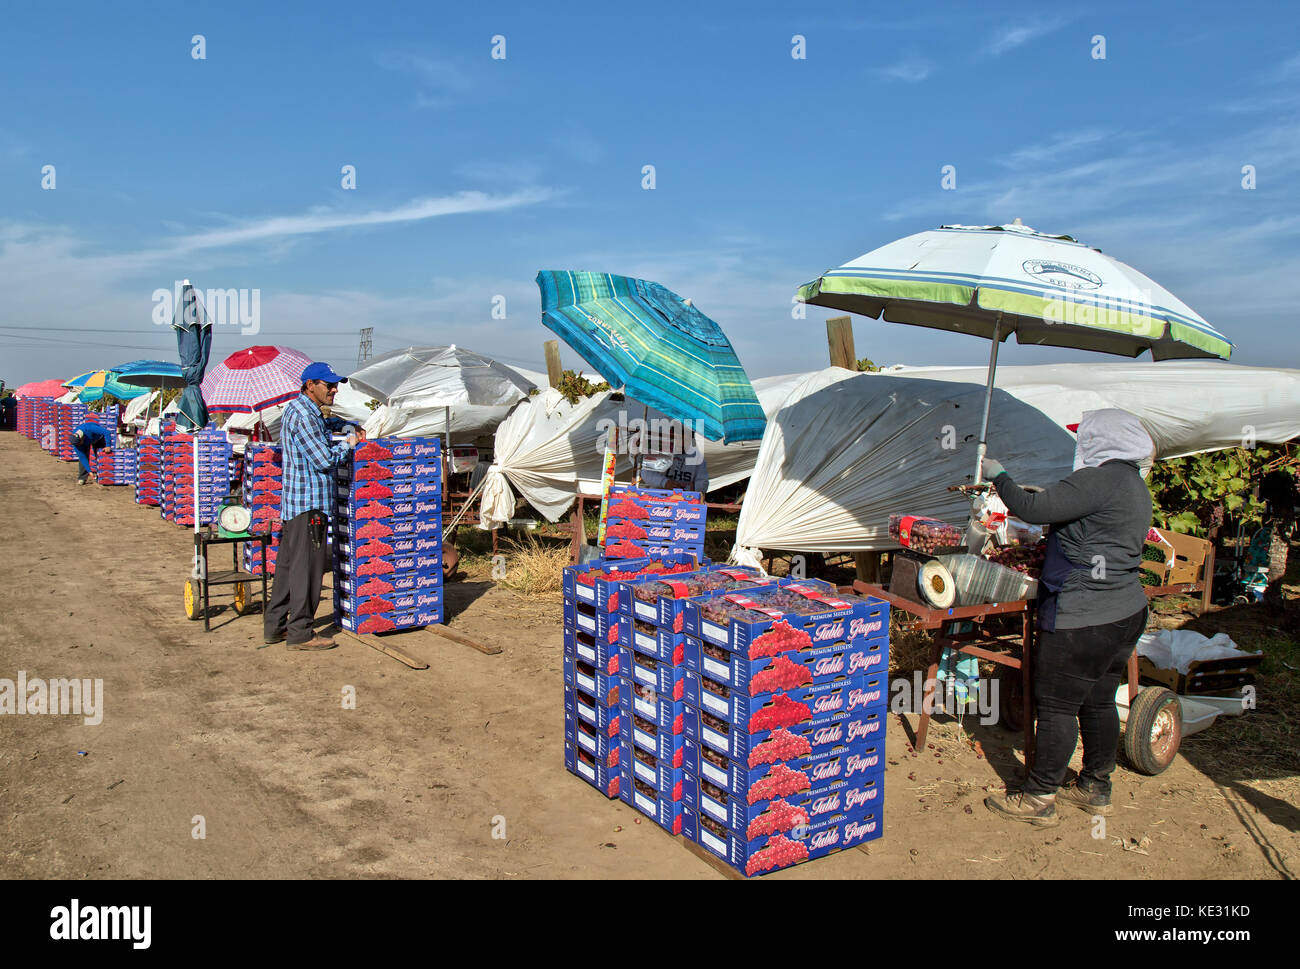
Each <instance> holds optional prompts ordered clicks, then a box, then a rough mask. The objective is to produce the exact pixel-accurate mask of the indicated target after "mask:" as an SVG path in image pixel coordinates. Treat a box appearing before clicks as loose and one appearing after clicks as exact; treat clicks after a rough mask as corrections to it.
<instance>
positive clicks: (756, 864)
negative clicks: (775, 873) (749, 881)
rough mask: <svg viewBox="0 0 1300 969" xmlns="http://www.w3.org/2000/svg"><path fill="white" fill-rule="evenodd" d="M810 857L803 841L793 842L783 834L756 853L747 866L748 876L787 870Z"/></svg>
mask: <svg viewBox="0 0 1300 969" xmlns="http://www.w3.org/2000/svg"><path fill="white" fill-rule="evenodd" d="M807 857H808V848H807V846H805V845H804V843H803V842H802V841H791V840H790V839H789V838H787V837H786V836H785V835H783V834H774V835H772V837H770V838H768V839H767V846H766V847H765V848H761V849H760V850H758V851H756V852H754V854H753V855H752V856H751V857H750V859H749V861H748V863H747V864H746V865H745V874H746V875H757V874H760V873H762V872H765V871H771V870H773V869H775V868H785V867H787V866H788V865H793V864H794V863H795V862H799V861H804V860H805V859H807Z"/></svg>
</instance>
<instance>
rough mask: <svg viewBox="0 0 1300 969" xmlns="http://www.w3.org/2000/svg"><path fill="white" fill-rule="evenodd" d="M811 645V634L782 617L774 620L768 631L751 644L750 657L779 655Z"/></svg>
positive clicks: (759, 657)
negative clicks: (796, 627)
mask: <svg viewBox="0 0 1300 969" xmlns="http://www.w3.org/2000/svg"><path fill="white" fill-rule="evenodd" d="M810 646H812V637H811V636H809V635H808V634H807V633H806V632H804V631H803V630H802V629H795V628H794V627H793V626H791V625H790V624H789V623H788V622H786V621H785V620H784V619H781V620H778V621H777V622H774V623H773V624H772V627H771V628H770V629H768V631H767V632H765V633H763V635H761V636H759V637H758V638H757V639H755V640H754V641H753V642H752V643H750V644H749V658H750V659H763V658H765V657H768V656H779V655H780V654H781V653H786V652H790V651H792V650H793V651H798V650H801V649H807V648H809V647H810Z"/></svg>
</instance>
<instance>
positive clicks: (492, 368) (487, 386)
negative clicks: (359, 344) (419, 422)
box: [348, 343, 533, 407]
mask: <svg viewBox="0 0 1300 969" xmlns="http://www.w3.org/2000/svg"><path fill="white" fill-rule="evenodd" d="M348 382H349V383H350V384H351V385H352V386H353V387H354V388H355V389H357V390H360V391H362V392H364V393H368V394H370V395H371V396H372V397H374V398H375V399H376V400H378V401H379V402H380V403H381V404H388V403H392V402H393V401H394V400H395V399H397V398H403V397H405V398H414V397H418V398H419V399H420V400H421V401H423V402H425V403H428V404H430V405H434V406H455V405H457V404H472V405H476V406H484V407H488V406H498V405H510V404H513V403H515V402H516V401H518V400H522V399H523V398H524V397H527V396H528V392H529V391H530V390H532V389H533V385H532V384H530V383H529V382H528V381H527V380H525V379H524V378H523V377H521V376H520V375H519V374H518V373H516V372H515V371H514V370H512V369H511V368H509V367H506V366H503V365H502V364H499V363H497V362H496V361H495V360H493V359H491V358H490V357H485V356H483V355H482V354H479V353H475V352H474V351H473V350H469V349H466V348H465V347H458V346H456V345H455V344H454V343H453V344H452V345H451V346H429V347H406V348H405V349H402V350H394V351H392V352H391V353H384V354H380V355H379V356H377V357H375V358H374V359H372V360H369V361H367V362H366V365H365V366H364V367H362V368H361V369H360V370H357V371H356V372H355V373H352V374H350V375H349V376H348Z"/></svg>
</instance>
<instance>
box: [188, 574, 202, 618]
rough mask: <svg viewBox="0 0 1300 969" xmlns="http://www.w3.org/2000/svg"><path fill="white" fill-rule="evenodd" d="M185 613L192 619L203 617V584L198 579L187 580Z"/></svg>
mask: <svg viewBox="0 0 1300 969" xmlns="http://www.w3.org/2000/svg"><path fill="white" fill-rule="evenodd" d="M185 615H186V616H187V617H189V618H190V619H202V618H203V586H202V585H201V584H200V583H199V580H198V579H186V580H185Z"/></svg>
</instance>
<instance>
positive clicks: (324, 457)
mask: <svg viewBox="0 0 1300 969" xmlns="http://www.w3.org/2000/svg"><path fill="white" fill-rule="evenodd" d="M346 382H347V378H346V377H340V376H339V375H338V374H336V373H335V372H334V371H333V370H331V369H330V367H329V364H325V363H313V364H311V365H310V366H309V367H307V369H305V370H304V371H303V372H302V392H301V393H300V394H299V395H298V396H297V397H295V398H294V399H293V400H292V401H290V402H289V403H288V404H287V405H286V406H285V408H284V414H283V415H282V416H281V418H280V449H281V461H282V463H283V466H284V487H283V491H282V492H281V497H280V520H281V522H282V525H281V531H280V547H279V550H278V551H277V552H276V557H275V584H274V585H273V586H272V589H271V601H270V602H268V603H267V606H266V615H265V617H264V619H263V631H264V632H265V634H266V644H267V645H268V646H271V645H274V644H276V643H286V644H287V645H288V647H289V649H332V648H333V647H334V646H335V645H336V644H335V642H334V640H333V639H330V638H329V637H328V636H317V635H315V633H314V631H313V622H314V621H315V618H316V609H317V607H318V606H319V605H320V595H321V577H322V576H323V575H324V574H325V566H326V562H325V551H326V548H325V531H326V529H327V528H328V526H329V520H330V516H331V513H332V509H333V506H334V495H333V494H331V492H332V491H333V489H334V477H333V471H334V469H335V468H336V467H338V465H339V462H340V461H342V460H343V459H344V458H346V457H347V454H348V452H349V451H350V450H351V449H352V448H354V447H355V446H356V445H357V443H358V442H359V441H361V440H364V439H365V434H364V433H363V432H362V431H359V430H355V429H354V431H353V433H350V434H349V435H348V437H347V440H346V441H342V442H340V443H339V444H336V445H331V444H330V431H331V430H334V431H341V430H345V429H346V428H347V427H348V425H346V424H345V423H344V422H343V421H341V420H339V419H338V418H326V417H325V416H324V414H323V413H322V412H321V408H323V407H328V406H329V405H330V404H332V403H334V395H335V394H336V393H338V389H339V384H340V383H346Z"/></svg>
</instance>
